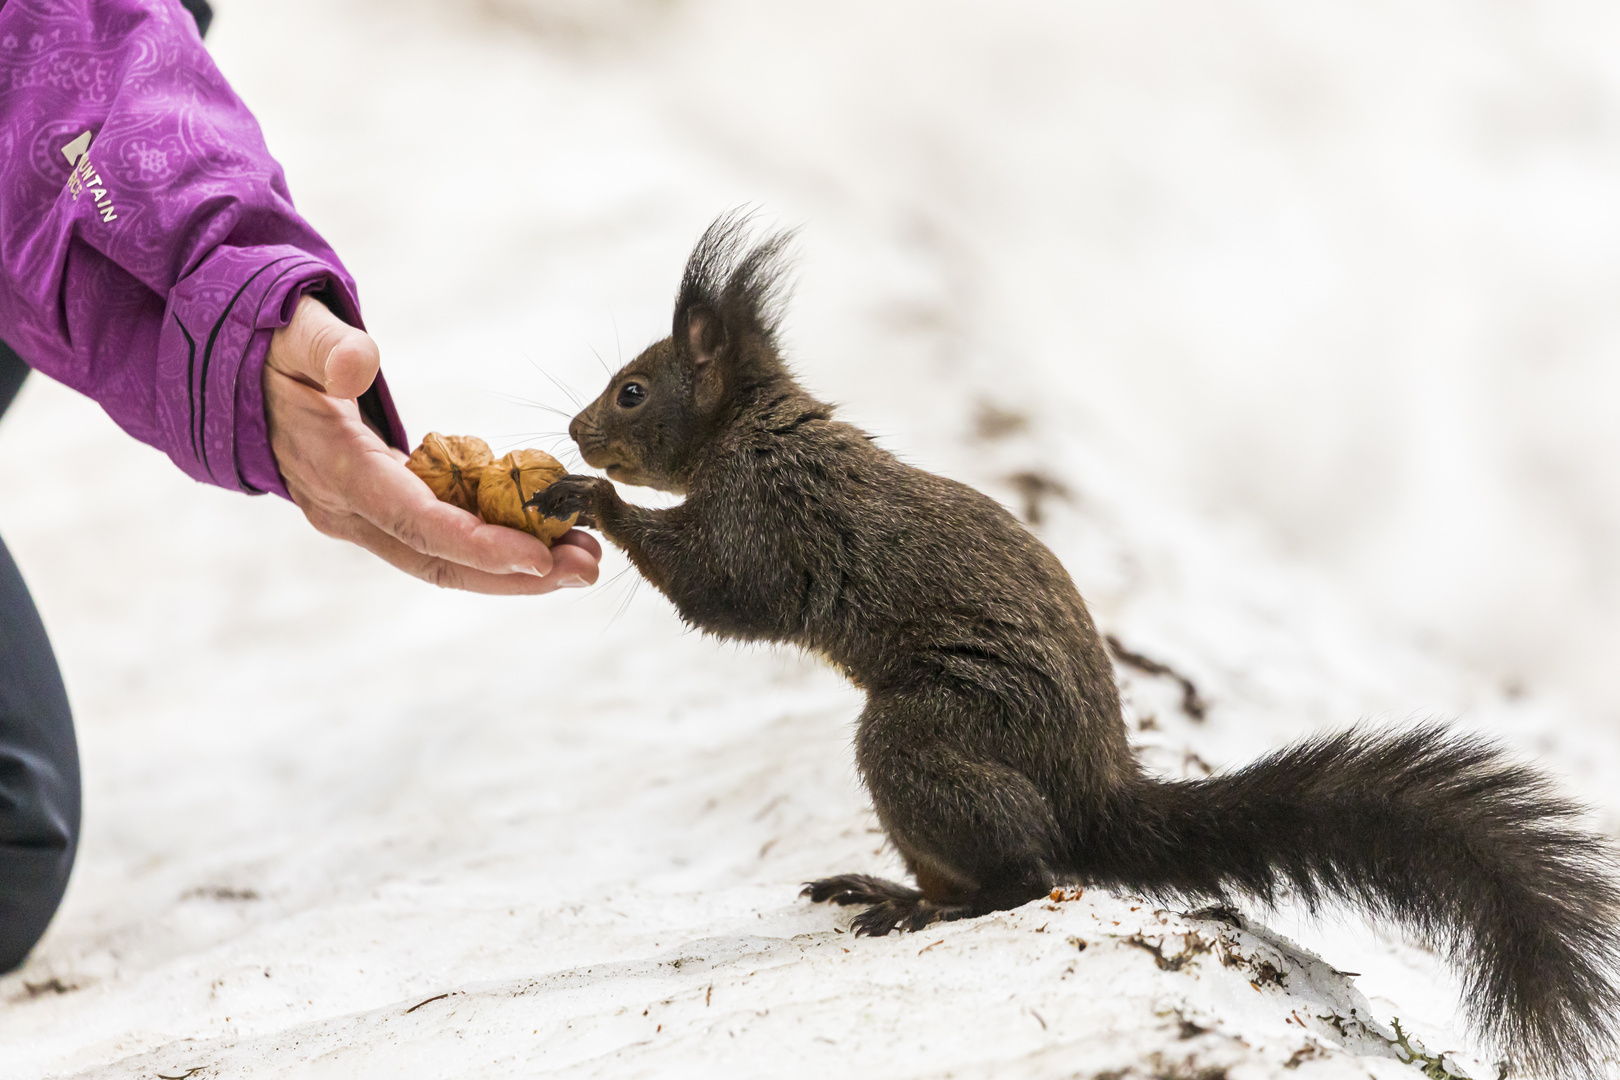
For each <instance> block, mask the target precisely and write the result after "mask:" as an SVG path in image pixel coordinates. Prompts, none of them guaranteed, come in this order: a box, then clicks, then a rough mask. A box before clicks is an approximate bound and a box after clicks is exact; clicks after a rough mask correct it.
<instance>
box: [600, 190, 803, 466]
mask: <svg viewBox="0 0 1620 1080" xmlns="http://www.w3.org/2000/svg"><path fill="white" fill-rule="evenodd" d="M747 225H748V215H747V214H744V213H735V212H734V213H731V214H727V215H725V216H724V217H721V218H719V219H718V220H717V221H715V223H714V224H712V225H710V226H709V228H708V229H707V230H706V231H705V232H704V234H703V238H702V239H701V240H699V241H698V244H697V247H696V248H694V249H693V251H692V255H691V257H690V258H689V259H688V260H687V262H686V273H685V274H684V275H682V277H681V291H680V295H679V296H678V297H677V298H676V301H675V325H674V330H673V332H672V333H671V334H670V336H669V337H667V338H664V339H663V340H662V341H659V342H657V343H655V344H653V345H651V346H649V347H648V348H647V349H645V350H644V351H643V352H642V353H641V355H639V356H637V357H636V358H635V359H634V360H632V361H630V362H629V363H628V364H626V365H625V366H624V367H623V368H621V369H620V370H619V372H618V374H616V375H614V376H613V378H612V379H611V380H609V382H608V386H607V389H606V390H604V391H603V392H602V395H601V396H600V397H598V398H597V399H596V400H595V401H593V402H591V403H590V404H589V405H588V406H586V407H585V408H584V409H583V410H582V411H581V412H580V414H579V415H578V416H576V417H574V420H573V422H572V423H570V424H569V425H568V434H569V435H570V436H571V437H572V438H573V440H574V442H576V443H577V444H579V449H580V453H581V454H582V455H583V456H584V458H585V461H586V463H587V464H588V465H591V466H592V467H594V468H598V469H602V470H604V471H605V472H606V473H607V474H608V478H609V479H612V480H618V481H622V482H623V483H626V484H636V485H639V486H642V487H653V488H659V489H660V490H663V491H673V492H676V493H684V492H685V491H686V490H687V488H688V487H689V482H690V480H691V477H692V474H693V472H694V471H695V470H696V469H697V468H698V467H699V465H700V463H701V462H702V461H703V459H704V452H705V451H706V450H707V449H708V448H709V447H710V446H711V445H712V444H713V442H714V440H715V438H716V437H717V436H718V435H720V434H721V433H722V432H723V431H724V430H725V429H726V427H727V426H728V425H729V424H731V423H733V422H735V421H736V420H737V419H738V418H739V417H742V416H745V415H746V414H747V413H748V411H749V407H750V406H751V405H756V404H759V403H761V402H762V401H767V400H769V398H766V397H764V395H765V394H766V393H767V392H768V391H770V390H772V389H774V388H779V387H780V386H781V385H782V383H784V382H786V381H789V380H791V376H790V375H789V374H788V371H787V368H786V367H785V366H784V365H783V363H782V359H781V356H780V354H779V353H778V351H777V346H776V329H777V322H778V318H779V312H778V309H779V307H780V303H781V299H782V294H783V291H784V290H783V285H782V275H783V265H782V264H783V255H784V252H785V250H786V248H787V245H788V242H789V240H790V239H791V237H790V235H789V234H786V233H778V234H776V235H773V236H770V237H767V238H766V239H765V240H763V241H761V242H759V243H750V242H749V240H748V237H747Z"/></svg>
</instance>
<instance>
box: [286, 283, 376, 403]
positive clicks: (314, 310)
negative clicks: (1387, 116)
mask: <svg viewBox="0 0 1620 1080" xmlns="http://www.w3.org/2000/svg"><path fill="white" fill-rule="evenodd" d="M265 362H266V363H268V364H269V365H270V366H271V367H272V368H274V369H275V370H277V371H279V372H281V373H283V374H285V375H290V376H292V377H293V378H295V379H297V380H298V381H299V382H302V383H304V384H305V385H308V386H313V387H315V388H316V389H317V390H322V391H324V392H325V393H327V394H330V395H332V396H333V397H342V398H354V397H359V396H360V395H361V394H363V393H365V392H366V390H367V389H368V388H369V387H370V386H371V384H372V383H373V382H375V381H376V379H377V371H378V369H379V368H380V367H381V365H382V356H381V354H380V353H379V352H378V351H377V343H376V342H375V341H373V340H372V339H371V335H370V334H368V333H366V332H365V331H364V330H360V329H357V328H356V327H353V326H350V325H349V324H348V323H346V322H344V321H343V320H342V319H340V318H338V317H337V316H336V315H334V314H332V312H331V311H330V310H329V309H328V308H327V306H326V305H325V304H323V303H321V302H320V301H319V300H316V299H315V298H314V297H312V296H305V297H302V298H300V299H299V301H298V306H297V308H295V309H294V310H293V317H292V321H291V322H290V323H288V324H287V325H286V326H284V327H282V328H281V329H279V330H277V331H276V332H275V333H274V334H272V335H271V337H270V354H269V356H268V358H267V359H266V361H265Z"/></svg>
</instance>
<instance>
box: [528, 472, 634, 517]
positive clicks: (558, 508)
mask: <svg viewBox="0 0 1620 1080" xmlns="http://www.w3.org/2000/svg"><path fill="white" fill-rule="evenodd" d="M604 488H605V489H606V492H605V493H604V491H603V489H604ZM612 492H613V485H612V483H611V482H609V481H607V480H604V479H602V478H601V477H599V476H579V475H577V474H574V473H569V474H568V475H567V476H561V477H558V478H557V479H556V480H553V481H552V482H551V483H550V484H548V485H546V486H545V487H543V488H541V489H540V490H539V491H537V492H535V493H534V494H533V495H531V496H530V497H529V500H528V501H527V502H525V503H524V504H523V505H524V507H526V508H529V509H533V510H537V511H539V513H540V516H541V517H549V518H557V519H558V520H564V519H566V518H568V517H570V516H572V515H574V514H578V515H579V521H578V522H576V524H579V525H583V526H585V527H586V528H588V529H594V528H596V518H597V515H596V510H597V508H598V507H599V506H600V505H601V504H600V500H601V499H602V498H603V496H604V494H606V495H607V496H611V495H612Z"/></svg>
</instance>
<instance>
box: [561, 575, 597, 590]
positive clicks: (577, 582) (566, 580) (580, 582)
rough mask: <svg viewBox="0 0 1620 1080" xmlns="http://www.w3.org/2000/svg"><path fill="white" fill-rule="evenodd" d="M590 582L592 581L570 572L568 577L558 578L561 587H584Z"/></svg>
mask: <svg viewBox="0 0 1620 1080" xmlns="http://www.w3.org/2000/svg"><path fill="white" fill-rule="evenodd" d="M588 584H590V583H589V582H587V581H586V580H585V579H584V578H582V577H580V576H579V575H578V574H569V575H568V576H567V577H562V578H558V579H557V588H559V589H583V588H584V587H585V586H586V585H588Z"/></svg>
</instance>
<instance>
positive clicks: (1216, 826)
mask: <svg viewBox="0 0 1620 1080" xmlns="http://www.w3.org/2000/svg"><path fill="white" fill-rule="evenodd" d="M745 225H746V219H744V218H740V217H738V216H736V215H732V216H729V217H725V218H722V219H720V220H719V221H717V222H716V223H715V224H714V225H712V226H711V227H710V228H709V230H708V231H707V232H706V233H705V234H704V236H703V238H702V240H701V241H700V242H699V243H698V246H697V248H696V250H695V251H693V253H692V256H691V259H690V261H689V262H688V264H687V267H686V273H685V275H684V277H683V279H682V281H681V287H680V293H679V297H678V299H677V302H676V307H675V319H674V328H673V333H672V335H671V336H670V337H668V338H665V339H664V340H662V341H659V342H658V343H656V344H654V345H652V346H651V347H649V348H648V349H647V350H646V351H645V352H643V353H642V354H641V355H640V356H638V357H636V358H635V359H634V360H632V361H631V362H630V363H629V364H627V365H626V366H625V367H624V369H623V370H622V371H620V372H619V373H618V374H617V375H615V376H614V377H613V379H612V381H611V382H610V383H609V385H608V388H607V390H606V391H605V392H604V393H603V394H602V396H601V397H600V398H599V399H597V400H596V401H595V402H593V403H592V404H591V405H590V406H589V407H588V408H586V409H585V410H584V411H583V412H581V413H580V414H579V416H578V417H576V418H575V420H574V422H573V423H572V425H571V426H570V428H569V431H570V434H572V435H573V437H574V439H575V440H576V442H577V443H578V444H579V447H580V450H581V452H582V453H583V454H584V457H585V460H586V461H587V462H588V463H590V464H591V465H593V466H596V467H598V468H602V469H605V470H606V472H607V474H608V476H609V477H611V478H612V479H615V480H622V481H626V482H628V483H632V484H640V485H647V486H652V487H657V488H661V489H664V490H667V491H673V492H677V493H680V494H683V495H684V496H685V501H684V502H682V503H681V504H680V505H678V506H675V507H672V508H669V509H664V510H650V509H646V508H643V507H638V506H633V505H630V504H627V503H625V502H624V501H623V500H621V499H620V498H619V496H618V494H617V492H616V491H615V489H614V486H613V484H612V483H611V482H610V481H608V480H603V479H600V478H596V477H586V476H568V477H565V478H563V479H562V480H560V481H558V482H557V483H556V484H554V485H553V486H552V487H550V488H548V489H547V490H545V491H544V492H542V493H540V494H539V495H537V496H536V498H535V500H534V504H535V505H537V506H539V507H541V508H542V509H543V510H544V511H545V512H547V513H551V514H555V515H556V516H566V515H567V514H568V513H570V512H574V511H579V512H580V513H581V515H582V516H581V522H582V523H584V524H587V525H590V526H592V527H594V528H596V529H598V530H600V531H601V532H602V533H603V535H605V536H606V537H607V538H608V539H609V540H611V541H612V542H613V543H615V544H617V545H618V546H619V547H620V548H622V549H623V550H624V552H625V553H626V554H627V555H628V556H629V558H630V560H631V561H632V562H633V563H634V564H635V565H636V567H637V568H638V569H639V570H640V571H641V573H642V574H643V575H645V576H646V578H647V579H648V580H649V581H651V582H652V583H653V584H654V585H656V586H657V587H658V588H659V589H660V590H661V591H662V592H663V593H664V594H665V595H666V596H668V597H669V598H670V600H671V601H673V602H674V604H675V606H676V608H677V609H678V610H679V611H680V613H681V615H682V617H683V618H684V619H685V620H686V621H687V622H688V623H690V624H692V625H694V626H696V627H698V628H700V629H702V630H704V631H707V632H709V633H712V634H716V635H719V636H721V637H727V638H735V639H740V640H747V641H773V642H790V643H792V644H795V645H798V646H801V647H803V648H805V649H809V650H811V651H813V652H816V653H819V654H821V655H822V656H825V657H826V658H827V659H829V660H830V661H831V662H832V663H834V664H835V665H837V666H838V667H839V668H840V669H842V670H843V671H844V672H845V673H847V674H848V676H849V678H850V679H851V680H853V681H854V682H855V684H856V685H858V686H859V687H861V688H862V689H864V690H865V691H866V694H867V703H866V708H865V711H864V712H863V713H862V714H861V718H860V726H859V730H858V732H857V734H856V740H855V747H856V758H857V761H858V763H859V766H860V771H861V776H862V777H863V779H864V780H865V782H866V786H867V788H868V790H869V791H870V792H871V795H872V801H873V804H874V806H875V807H876V810H877V815H878V818H879V820H880V821H881V822H882V824H883V828H884V830H885V831H886V832H887V834H888V836H889V839H890V840H891V841H892V842H893V844H894V846H895V848H896V849H898V851H899V853H900V855H901V857H902V858H903V859H904V860H905V864H906V866H907V867H908V868H909V869H910V871H911V872H912V874H913V875H914V876H915V878H916V881H917V888H915V889H912V888H908V887H905V886H901V885H896V884H892V883H889V882H885V881H881V880H878V879H876V878H871V877H866V876H864V875H859V874H847V875H843V876H840V877H833V878H827V879H825V880H822V881H817V882H813V883H811V884H810V885H809V887H808V888H807V889H806V890H805V891H806V893H807V894H808V895H809V896H810V897H811V898H812V899H814V900H818V901H819V900H829V901H832V902H834V903H840V904H862V905H866V910H865V911H864V912H863V913H862V914H861V915H860V916H859V917H858V918H857V919H856V920H855V929H856V931H857V932H858V933H868V934H886V933H888V932H889V931H891V930H894V929H896V928H899V929H905V930H916V929H918V928H920V927H923V926H926V925H927V924H928V923H930V922H933V921H934V920H937V919H957V918H962V917H965V916H973V915H982V914H984V913H986V912H990V911H996V910H1000V909H1004V908H1011V907H1015V906H1017V905H1020V904H1023V903H1026V902H1028V901H1030V900H1033V899H1035V898H1037V897H1040V896H1043V895H1045V894H1046V893H1047V892H1048V891H1049V890H1050V889H1052V888H1053V886H1054V885H1055V884H1057V883H1060V882H1066V881H1073V882H1083V883H1095V884H1099V885H1111V886H1118V887H1121V888H1124V889H1129V890H1135V891H1144V892H1150V893H1156V894H1161V895H1163V894H1168V895H1174V896H1181V897H1186V898H1189V899H1191V898H1199V899H1211V898H1213V899H1216V900H1220V899H1222V898H1225V897H1228V896H1230V895H1232V894H1235V893H1243V894H1248V895H1252V896H1256V897H1259V898H1260V899H1262V900H1270V899H1272V898H1273V897H1275V896H1276V895H1277V894H1278V892H1279V890H1281V889H1284V888H1287V889H1291V890H1293V891H1294V892H1295V893H1297V894H1298V895H1300V896H1301V897H1303V898H1304V900H1305V901H1306V902H1307V903H1311V904H1315V903H1316V902H1317V901H1319V900H1321V899H1323V898H1326V897H1329V896H1337V897H1342V898H1345V899H1348V900H1350V901H1351V902H1353V903H1356V904H1359V905H1360V906H1361V907H1363V908H1365V909H1367V910H1369V911H1371V912H1372V913H1374V914H1377V915H1381V916H1386V917H1389V918H1391V919H1393V920H1396V921H1398V922H1399V923H1401V924H1402V925H1404V926H1405V927H1406V928H1407V929H1408V930H1410V931H1413V932H1415V933H1416V934H1417V935H1418V936H1420V937H1421V938H1422V939H1424V940H1425V941H1427V942H1430V943H1432V944H1434V945H1436V946H1437V947H1439V948H1440V949H1442V950H1444V951H1445V952H1447V953H1448V954H1449V956H1450V957H1451V959H1452V961H1453V962H1454V963H1455V964H1456V966H1457V968H1458V969H1459V971H1460V972H1461V975H1462V980H1463V983H1464V986H1465V989H1466V1000H1467V1005H1468V1008H1469V1011H1470V1013H1471V1016H1472V1019H1473V1021H1474V1022H1475V1024H1476V1026H1477V1027H1478V1028H1479V1029H1480V1030H1481V1032H1482V1033H1483V1034H1484V1035H1485V1036H1486V1037H1488V1038H1490V1039H1491V1040H1492V1041H1494V1042H1495V1043H1497V1044H1498V1045H1500V1046H1501V1047H1502V1048H1503V1049H1505V1051H1506V1052H1507V1053H1508V1055H1509V1056H1510V1058H1511V1059H1512V1060H1514V1061H1515V1062H1517V1063H1520V1064H1522V1065H1527V1066H1530V1067H1532V1068H1535V1069H1538V1070H1541V1071H1547V1072H1553V1073H1559V1074H1565V1075H1594V1074H1597V1073H1598V1072H1600V1071H1601V1068H1602V1062H1603V1061H1604V1060H1605V1059H1606V1058H1607V1057H1608V1056H1609V1055H1610V1054H1611V1053H1612V1051H1613V1050H1614V1047H1615V1041H1616V1029H1617V1026H1620V1021H1617V1015H1620V994H1617V992H1616V988H1615V982H1614V978H1615V973H1616V970H1615V969H1616V957H1617V953H1620V950H1617V945H1616V925H1615V924H1616V917H1617V914H1620V892H1617V889H1616V885H1615V884H1614V880H1613V877H1612V876H1611V865H1612V863H1613V857H1612V855H1611V851H1610V847H1609V845H1608V844H1607V843H1606V842H1605V841H1604V840H1603V839H1602V838H1600V837H1598V836H1596V835H1594V834H1593V833H1590V832H1587V831H1583V829H1582V828H1581V826H1580V825H1579V820H1578V819H1579V817H1580V809H1579V807H1577V806H1576V805H1575V804H1574V803H1572V802H1571V801H1569V800H1568V799H1566V798H1564V797H1562V796H1560V795H1558V794H1557V793H1556V792H1554V791H1553V790H1552V789H1551V787H1550V785H1549V784H1548V783H1547V781H1546V780H1544V779H1543V778H1542V777H1541V776H1540V775H1538V774H1537V773H1535V772H1533V771H1531V770H1530V769H1527V768H1525V767H1523V766H1521V765H1517V764H1514V763H1513V762H1511V761H1510V760H1509V759H1508V758H1507V757H1506V756H1505V755H1504V754H1503V752H1502V751H1500V750H1498V749H1496V748H1494V747H1492V746H1490V745H1487V744H1485V743H1482V742H1479V741H1476V740H1473V739H1468V738H1461V737H1456V736H1453V735H1450V734H1448V733H1446V732H1445V731H1444V730H1442V729H1439V728H1436V727H1424V728H1420V729H1418V730H1415V731H1410V732H1404V733H1387V732H1386V733H1380V732H1375V731H1370V730H1365V729H1358V730H1353V731H1349V732H1346V733H1343V734H1337V735H1328V736H1320V737H1317V738H1312V739H1309V740H1306V741H1304V742H1301V743H1298V744H1296V745H1294V746H1291V747H1289V748H1287V749H1284V750H1281V751H1278V752H1276V753H1274V754H1272V755H1270V756H1268V757H1265V758H1263V759H1261V760H1260V761H1257V762H1255V763H1254V764H1252V765H1249V766H1247V767H1246V768H1243V769H1241V770H1239V771H1237V772H1233V773H1230V774H1225V775H1217V776H1213V777H1210V778H1209V779H1206V780H1190V781H1165V780H1160V779H1156V778H1153V777H1150V776H1148V775H1146V774H1145V773H1144V772H1143V770H1142V769H1141V767H1140V766H1139V765H1138V764H1137V762H1136V760H1135V759H1134V757H1133V756H1132V753H1131V749H1130V746H1129V745H1128V744H1127V741H1126V734H1125V724H1124V722H1123V720H1122V718H1121V715H1120V706H1119V697H1118V694H1117V691H1116V689H1115V685H1114V676H1113V669H1112V667H1111V664H1110V660H1109V656H1108V654H1107V652H1106V651H1104V648H1103V644H1102V642H1101V640H1100V639H1099V637H1098V634H1097V631H1096V629H1095V628H1094V627H1093V626H1092V622H1091V618H1090V616H1089V615H1088V614H1087V612H1086V606H1085V604H1084V603H1083V602H1082V601H1081V599H1080V594H1079V593H1078V592H1077V591H1076V589H1075V587H1074V584H1073V583H1072V582H1071V581H1070V579H1069V575H1068V574H1067V573H1066V572H1065V571H1064V569H1063V566H1062V565H1061V564H1060V563H1059V562H1058V560H1057V558H1056V557H1055V556H1053V555H1052V553H1051V552H1050V551H1048V550H1047V549H1046V547H1045V546H1044V545H1042V544H1041V543H1040V541H1038V540H1036V539H1035V538H1034V537H1033V536H1032V535H1031V534H1030V533H1029V532H1027V531H1026V530H1025V529H1024V528H1023V527H1022V526H1021V525H1020V524H1019V523H1018V522H1017V521H1016V520H1014V518H1013V517H1012V516H1011V515H1010V514H1009V513H1007V512H1006V511H1005V510H1004V509H1003V508H1002V507H1001V506H1000V505H998V504H997V503H996V502H994V501H993V500H991V499H989V498H987V497H985V496H984V495H981V494H980V493H978V492H977V491H974V490H973V489H971V488H968V487H965V486H964V485H962V484H959V483H956V482H955V481H952V480H946V479H944V478H942V477H938V476H934V475H932V474H930V473H927V472H923V471H921V470H919V469H915V468H911V467H910V466H907V465H904V464H902V463H901V462H899V461H898V460H896V459H895V458H894V457H893V456H892V455H890V454H889V453H888V452H886V451H884V450H882V449H880V448H879V447H878V446H876V445H875V444H874V443H873V442H872V440H871V439H870V438H869V437H868V436H867V435H866V434H864V433H863V432H861V431H860V430H858V429H856V428H854V427H851V426H850V425H848V424H845V423H843V422H841V421H839V420H836V419H834V418H833V410H832V408H831V407H830V406H828V405H826V404H824V403H822V402H820V401H817V400H816V399H815V398H813V397H811V396H810V395H809V394H808V393H806V392H805V391H804V390H803V389H802V388H800V386H799V385H798V384H797V383H796V382H795V381H794V380H793V378H792V376H791V375H790V374H789V372H788V370H787V368H786V367H785V366H784V364H783V361H782V359H781V356H780V353H779V351H778V347H777V342H776V325H777V302H778V300H779V291H778V290H779V282H780V280H781V262H782V255H783V249H784V244H785V238H784V237H781V236H778V237H774V238H771V239H768V240H766V241H765V242H764V243H761V244H758V245H750V244H749V243H748V241H747V234H746V229H745Z"/></svg>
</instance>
